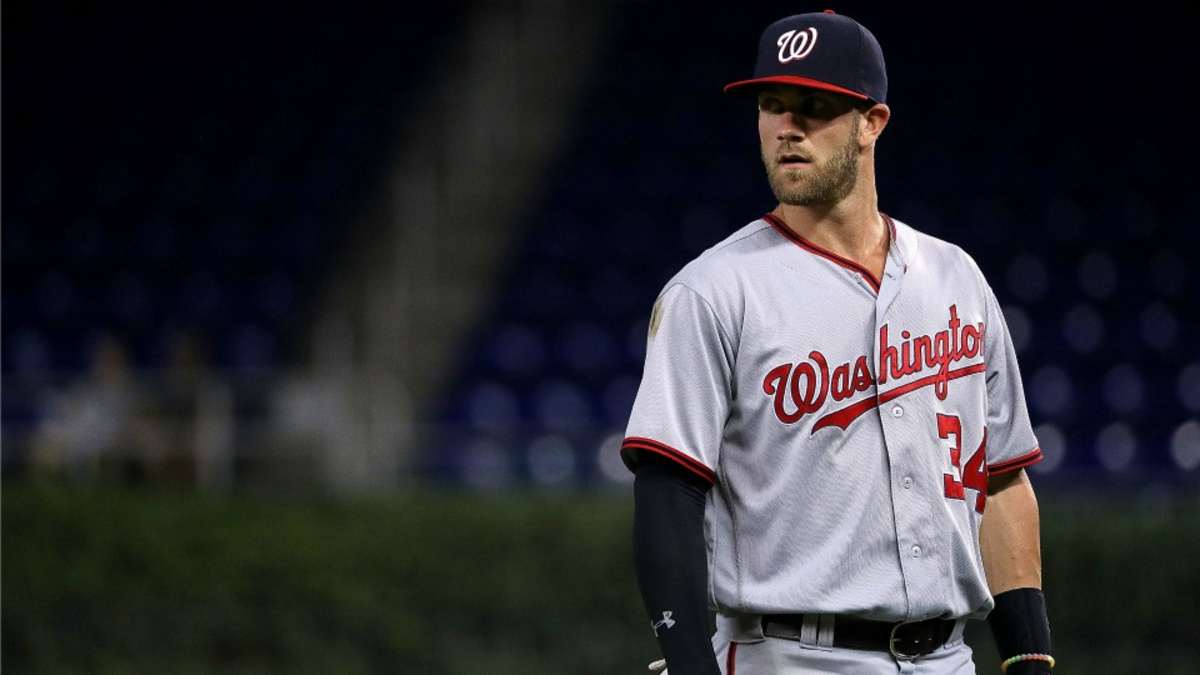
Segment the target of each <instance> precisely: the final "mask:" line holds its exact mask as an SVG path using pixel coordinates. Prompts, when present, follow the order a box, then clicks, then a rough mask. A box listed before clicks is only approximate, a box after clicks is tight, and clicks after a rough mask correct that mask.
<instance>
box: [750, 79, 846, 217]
mask: <svg viewBox="0 0 1200 675" xmlns="http://www.w3.org/2000/svg"><path fill="white" fill-rule="evenodd" d="M861 124H862V116H861V114H860V113H859V112H858V111H857V110H856V109H855V108H854V105H853V103H852V102H851V100H850V99H849V98H847V97H845V96H841V95H839V94H833V93H829V92H823V91H819V90H815V89H802V88H800V87H769V88H766V89H764V90H762V91H761V92H759V94H758V136H759V140H760V141H761V143H762V158H763V165H765V166H766V168H767V180H768V181H770V183H771V190H772V191H774V193H775V197H776V198H777V199H778V200H779V201H780V202H781V203H784V204H788V205H792V206H816V205H833V204H836V203H838V202H840V201H842V200H843V199H845V198H846V196H847V195H849V194H850V193H851V192H852V191H853V190H854V185H855V183H856V182H857V180H858V155H859V151H860V149H859V142H858V137H859V131H860V128H861Z"/></svg>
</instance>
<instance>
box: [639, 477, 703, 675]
mask: <svg viewBox="0 0 1200 675" xmlns="http://www.w3.org/2000/svg"><path fill="white" fill-rule="evenodd" d="M704 492H705V490H704V489H703V488H702V487H701V486H699V485H697V484H696V482H695V481H694V479H689V478H688V477H687V476H686V475H684V472H682V471H681V470H679V469H677V468H675V467H671V466H669V465H666V464H662V463H658V462H653V461H651V462H646V463H644V464H643V465H642V466H640V467H639V468H638V470H637V477H636V479H635V482H634V495H635V512H634V525H633V551H634V565H635V567H636V570H637V576H638V586H639V588H640V589H641V592H642V600H643V602H645V605H646V610H647V612H648V614H649V615H650V620H651V625H652V626H654V631H655V635H656V637H657V638H658V644H659V647H660V649H661V650H662V653H663V657H664V658H666V660H667V667H668V668H669V669H670V672H671V673H672V675H691V674H693V673H697V674H700V675H710V674H711V675H717V674H718V673H719V672H720V671H719V669H718V667H717V661H716V657H715V656H714V655H713V649H712V643H711V642H710V638H709V630H708V603H707V596H708V593H707V586H708V578H707V575H708V569H707V562H706V552H705V546H704V501H705V495H704Z"/></svg>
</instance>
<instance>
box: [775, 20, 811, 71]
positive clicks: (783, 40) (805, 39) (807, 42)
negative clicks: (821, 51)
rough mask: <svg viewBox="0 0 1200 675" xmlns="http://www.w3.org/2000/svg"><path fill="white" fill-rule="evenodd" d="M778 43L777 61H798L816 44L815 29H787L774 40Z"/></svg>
mask: <svg viewBox="0 0 1200 675" xmlns="http://www.w3.org/2000/svg"><path fill="white" fill-rule="evenodd" d="M775 44H777V45H779V62H780V63H787V62H788V61H798V60H800V59H802V58H804V57H806V56H808V54H809V52H811V51H812V50H813V47H815V46H816V45H817V29H816V28H809V29H807V30H802V31H797V30H795V29H792V30H789V31H788V32H786V33H784V34H783V35H780V36H779V39H778V40H776V41H775Z"/></svg>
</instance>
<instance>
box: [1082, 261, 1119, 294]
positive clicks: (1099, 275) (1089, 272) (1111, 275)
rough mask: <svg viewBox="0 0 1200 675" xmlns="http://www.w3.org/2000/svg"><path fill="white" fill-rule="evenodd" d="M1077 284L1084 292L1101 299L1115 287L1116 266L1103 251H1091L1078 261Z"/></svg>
mask: <svg viewBox="0 0 1200 675" xmlns="http://www.w3.org/2000/svg"><path fill="white" fill-rule="evenodd" d="M1079 286H1080V287H1081V288H1082V289H1083V292H1084V293H1087V294H1088V295H1090V296H1092V297H1093V298H1096V299H1097V300H1102V299H1104V298H1107V297H1108V296H1110V295H1112V294H1113V291H1115V290H1116V288H1117V266H1116V265H1114V264H1113V261H1112V258H1111V257H1109V255H1108V253H1106V252H1104V251H1092V252H1090V253H1088V254H1087V255H1086V256H1084V257H1083V260H1082V261H1081V262H1080V263H1079Z"/></svg>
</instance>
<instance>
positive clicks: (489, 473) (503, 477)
mask: <svg viewBox="0 0 1200 675" xmlns="http://www.w3.org/2000/svg"><path fill="white" fill-rule="evenodd" d="M462 479H463V482H464V483H466V484H467V485H470V486H471V487H475V488H480V489H484V490H494V489H496V488H501V487H504V486H506V485H508V484H509V483H511V482H512V462H510V461H509V459H508V454H507V453H506V452H505V451H504V446H502V445H500V444H499V443H497V442H496V441H493V440H490V439H486V438H481V439H478V440H476V441H474V442H473V443H471V444H470V445H468V446H467V449H466V451H465V452H464V453H463V461H462Z"/></svg>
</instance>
